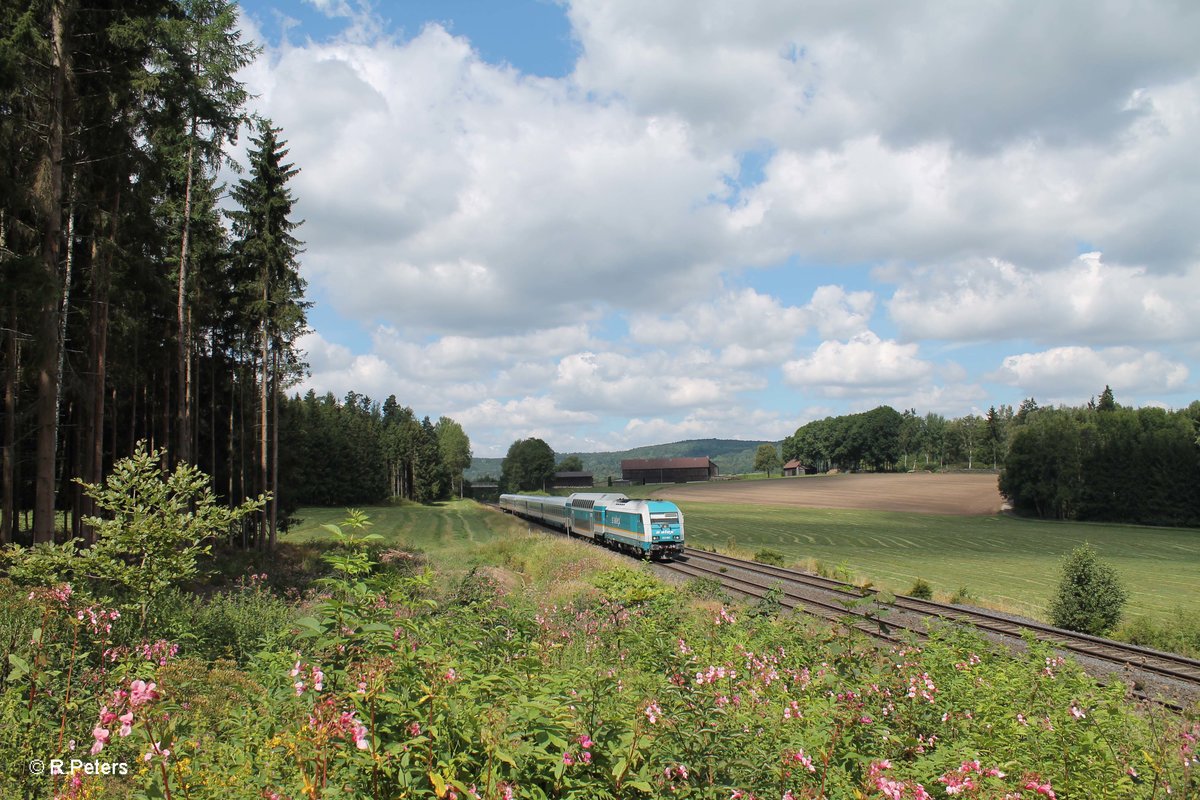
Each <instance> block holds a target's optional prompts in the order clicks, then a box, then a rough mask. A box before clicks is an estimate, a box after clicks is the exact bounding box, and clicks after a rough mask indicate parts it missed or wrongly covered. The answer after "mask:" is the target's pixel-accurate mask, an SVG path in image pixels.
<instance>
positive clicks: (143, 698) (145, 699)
mask: <svg viewBox="0 0 1200 800" xmlns="http://www.w3.org/2000/svg"><path fill="white" fill-rule="evenodd" d="M158 697H159V693H158V686H157V684H155V683H154V682H150V683H147V682H146V681H143V680H140V679H139V680H135V681H133V682H131V683H130V684H129V690H128V691H126V690H124V689H117V690H116V691H115V692H113V696H112V700H111V701H110V702H111V703H112V710H110V709H109V707H108V706H107V705H105V706H101V707H100V719H99V721H98V722H97V723H96V727H95V728H93V729H92V739H93V740H94V741H93V742H92V750H91V753H92V755H96V754H98V753H99V752H100V751H101V750H103V749H104V745H106V744H108V742H109V739H111V738H112V727H113V723H116V722H119V723H120V727H118V728H117V735H118V736H120V737H121V738H124V737H126V736H128V735H129V734H131V733H133V720H134V712H135V711H137V710H138V709H140V708H142V707H143V706H146V705H149V704H150V703H152V702H154V701H155V700H157V699H158ZM122 712H123V713H122Z"/></svg>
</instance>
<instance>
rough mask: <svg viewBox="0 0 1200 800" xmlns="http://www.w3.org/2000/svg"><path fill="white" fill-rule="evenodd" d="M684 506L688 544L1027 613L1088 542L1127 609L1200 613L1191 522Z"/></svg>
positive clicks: (1198, 539) (1038, 610)
mask: <svg viewBox="0 0 1200 800" xmlns="http://www.w3.org/2000/svg"><path fill="white" fill-rule="evenodd" d="M682 508H683V511H684V514H685V517H686V524H687V537H688V541H689V542H690V543H691V544H692V545H696V546H715V547H717V548H719V549H730V548H731V547H732V548H735V549H738V550H741V551H747V552H750V553H753V552H755V551H757V550H759V549H764V548H766V549H771V550H775V551H778V552H780V553H783V554H784V555H785V556H787V557H788V558H789V559H793V560H795V561H797V562H801V563H803V562H804V561H805V560H807V559H815V560H819V561H821V562H823V563H824V564H825V565H827V566H830V567H836V566H845V567H846V568H848V569H849V570H850V571H851V572H853V573H854V575H855V577H856V578H858V579H860V580H862V579H867V580H871V581H873V582H874V583H875V584H876V585H878V586H886V587H888V588H891V589H893V590H896V591H902V592H903V591H907V589H908V588H909V587H910V586H912V583H913V581H914V580H916V578H918V577H921V578H924V579H925V580H927V581H929V583H930V584H932V585H933V587H934V590H935V591H940V592H942V593H945V594H949V593H952V592H954V591H955V590H957V589H958V588H960V587H966V588H967V589H969V590H970V592H971V595H972V596H974V597H976V598H979V599H980V600H983V601H985V602H988V603H991V604H993V605H996V606H998V607H1001V608H1006V609H1010V610H1013V611H1018V612H1020V613H1024V614H1029V615H1033V616H1043V615H1044V611H1045V607H1046V604H1047V602H1048V600H1049V598H1050V595H1051V593H1052V592H1053V589H1054V585H1055V583H1056V582H1057V578H1058V569H1059V563H1060V561H1061V560H1062V557H1063V556H1064V555H1065V554H1067V553H1069V552H1070V551H1071V550H1072V549H1073V548H1075V547H1077V546H1079V545H1080V544H1083V543H1084V542H1090V543H1091V544H1092V546H1093V547H1094V548H1095V549H1096V551H1097V552H1098V553H1099V554H1100V556H1101V557H1102V558H1104V559H1106V560H1107V561H1109V562H1110V563H1112V564H1113V566H1115V567H1116V569H1117V570H1118V572H1120V574H1121V576H1122V577H1123V578H1124V579H1125V581H1126V585H1127V586H1128V587H1129V589H1130V592H1131V597H1130V602H1129V607H1128V608H1127V613H1128V614H1134V615H1136V614H1145V615H1148V616H1151V617H1154V618H1160V619H1162V618H1166V617H1167V616H1169V615H1170V614H1171V613H1172V612H1173V611H1174V610H1175V609H1183V610H1184V611H1185V612H1187V613H1189V614H1198V615H1200V531H1198V530H1195V529H1179V528H1149V527H1140V526H1133V525H1101V524H1092V523H1066V522H1041V521H1035V520H1025V519H1019V518H1015V517H1010V516H989V517H950V516H934V515H927V514H901V513H890V512H879V511H852V510H845V509H805V508H783V507H751V506H733V505H722V504H716V503H687V504H684V505H683V506H682Z"/></svg>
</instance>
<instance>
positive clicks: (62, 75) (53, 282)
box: [33, 0, 67, 542]
mask: <svg viewBox="0 0 1200 800" xmlns="http://www.w3.org/2000/svg"><path fill="white" fill-rule="evenodd" d="M65 6H66V4H65V0H53V2H52V3H51V5H50V67H51V73H52V74H51V77H50V109H49V119H48V120H47V149H46V161H45V187H46V189H45V192H46V194H45V197H44V205H43V215H44V228H43V232H42V259H41V262H42V263H41V267H42V271H43V273H44V279H45V289H44V294H43V296H42V303H41V309H40V312H41V313H40V325H39V328H38V340H39V341H40V342H41V346H42V353H41V358H40V359H39V363H38V377H37V387H38V396H37V484H36V497H35V500H34V506H33V540H34V542H49V541H51V540H53V538H54V525H55V519H54V505H55V503H54V499H55V489H56V488H57V487H56V486H55V482H54V473H55V468H54V467H55V459H56V456H57V453H58V418H57V412H58V391H59V384H58V381H57V374H58V352H57V350H58V348H57V347H56V345H57V344H58V313H59V312H58V309H59V302H60V300H61V298H60V296H59V286H60V281H59V274H58V260H59V255H60V252H61V244H60V240H61V238H62V167H63V128H64V125H65V120H64V117H65V114H66V108H65V107H66V91H67V52H66V7H65Z"/></svg>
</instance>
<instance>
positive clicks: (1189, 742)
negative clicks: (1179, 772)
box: [1179, 722, 1200, 769]
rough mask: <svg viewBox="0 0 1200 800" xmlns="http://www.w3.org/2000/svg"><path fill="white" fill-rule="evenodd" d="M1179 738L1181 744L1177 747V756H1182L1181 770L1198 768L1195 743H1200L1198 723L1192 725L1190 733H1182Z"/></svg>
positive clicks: (1199, 763) (1199, 724) (1198, 760)
mask: <svg viewBox="0 0 1200 800" xmlns="http://www.w3.org/2000/svg"><path fill="white" fill-rule="evenodd" d="M1180 738H1181V739H1182V744H1180V745H1179V754H1180V755H1181V756H1183V768H1184V769H1191V768H1192V767H1200V753H1197V752H1196V742H1197V741H1200V722H1198V723H1195V724H1193V725H1192V728H1191V730H1190V731H1182V732H1181V733H1180Z"/></svg>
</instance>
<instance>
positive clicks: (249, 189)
mask: <svg viewBox="0 0 1200 800" xmlns="http://www.w3.org/2000/svg"><path fill="white" fill-rule="evenodd" d="M279 133H280V129H279V128H275V127H273V126H272V125H271V122H270V120H265V119H263V120H259V123H258V132H257V134H256V135H254V136H252V137H251V139H250V142H251V145H252V149H251V150H250V153H249V161H250V168H249V177H247V178H243V179H241V180H240V181H238V184H237V186H236V187H234V189H233V191H232V193H231V196H232V197H233V200H234V201H235V202H236V203H237V205H238V208H237V209H235V210H233V211H230V212H228V213H229V217H230V220H231V221H232V223H233V234H234V237H235V241H234V259H235V261H236V262H237V264H238V267H239V268H240V269H241V270H242V272H243V274H244V276H245V282H244V283H243V285H242V287H241V290H242V298H243V304H244V308H245V310H246V311H247V312H248V316H249V317H250V319H252V320H253V321H254V323H255V325H256V326H257V329H258V334H257V335H258V353H257V356H258V359H259V362H258V373H259V381H260V383H259V426H260V427H259V442H258V454H259V469H258V477H259V483H260V484H261V487H262V490H263V491H270V490H271V488H272V485H273V483H274V481H273V480H272V479H271V478H270V473H271V464H272V461H271V455H270V454H271V451H272V449H273V450H275V452H276V453H277V452H278V444H277V443H276V444H275V446H274V447H272V445H271V442H270V441H269V436H268V431H269V430H271V429H272V428H273V427H274V426H273V425H271V424H270V420H269V419H268V417H269V416H270V411H271V404H270V403H269V399H270V398H271V396H272V394H273V393H278V392H279V391H281V390H282V388H283V387H282V386H281V385H280V384H281V383H283V382H285V381H286V379H287V377H288V375H289V374H291V375H294V374H295V373H296V372H298V371H299V370H300V369H301V368H302V365H301V364H300V362H299V358H298V354H297V352H296V348H295V341H296V338H297V337H298V336H299V335H300V334H301V333H302V332H303V331H304V326H305V322H306V319H305V309H307V308H308V306H309V305H310V304H309V303H306V302H305V301H304V299H303V298H304V287H305V281H304V279H303V278H301V277H300V272H299V262H298V260H297V259H298V256H299V254H300V252H301V250H300V241H299V240H298V239H296V237H295V236H293V235H292V232H293V231H294V230H295V229H296V228H297V227H298V226H299V225H300V224H301V221H298V220H294V219H293V218H292V208H293V206H294V204H295V197H294V196H293V195H292V191H291V189H289V188H288V182H289V181H290V180H291V179H292V178H294V177H295V176H296V175H297V174H298V173H299V172H300V170H299V169H297V168H296V167H295V166H294V165H293V164H290V163H285V162H284V159H285V158H286V157H287V153H288V151H287V149H286V146H285V145H286V144H287V143H286V142H285V141H282V140H280V138H279ZM277 505H278V504H277V503H276V502H275V501H274V500H273V501H272V502H271V504H270V509H269V511H268V512H267V513H266V515H265V516H264V517H263V518H262V519H261V520H260V536H262V534H264V533H266V537H265V538H266V539H267V544H268V545H269V546H270V547H274V545H275V522H276V513H277V512H276V508H277ZM261 544H262V541H261V539H260V546H261Z"/></svg>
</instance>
